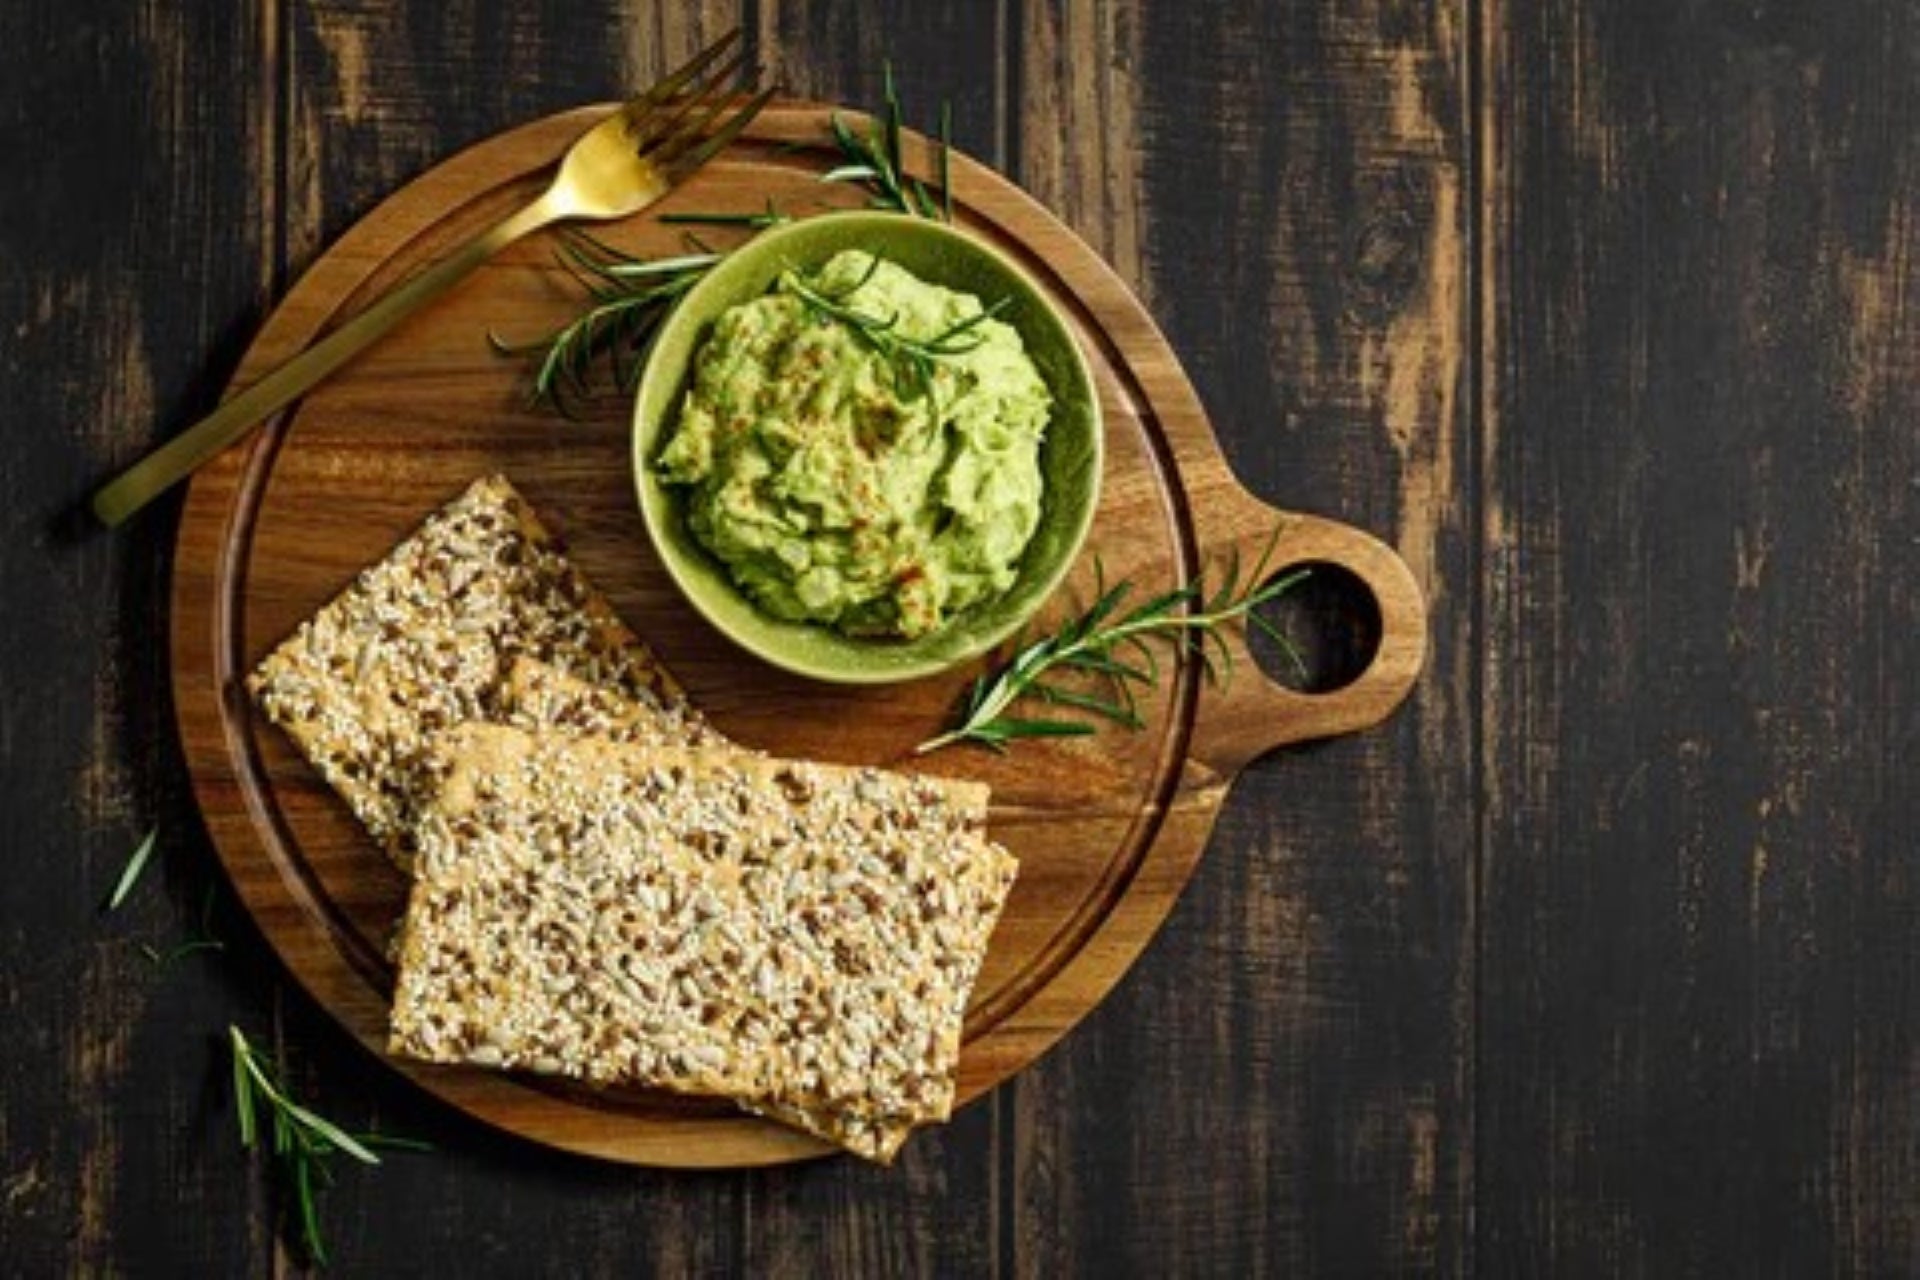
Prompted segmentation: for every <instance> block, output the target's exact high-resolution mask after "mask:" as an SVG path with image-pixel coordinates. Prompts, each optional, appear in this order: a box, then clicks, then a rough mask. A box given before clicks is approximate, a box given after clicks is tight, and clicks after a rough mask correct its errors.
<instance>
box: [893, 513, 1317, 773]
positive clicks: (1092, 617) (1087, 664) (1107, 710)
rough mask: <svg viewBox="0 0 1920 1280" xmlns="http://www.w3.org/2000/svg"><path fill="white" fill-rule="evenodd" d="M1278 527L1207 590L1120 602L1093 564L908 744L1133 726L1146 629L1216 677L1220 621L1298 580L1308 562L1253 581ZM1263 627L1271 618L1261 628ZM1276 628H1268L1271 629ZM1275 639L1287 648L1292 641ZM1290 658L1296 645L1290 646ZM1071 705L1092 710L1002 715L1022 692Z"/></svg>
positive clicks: (1226, 664)
mask: <svg viewBox="0 0 1920 1280" xmlns="http://www.w3.org/2000/svg"><path fill="white" fill-rule="evenodd" d="M1278 537H1279V531H1278V530H1277V529H1276V530H1275V533H1274V537H1273V538H1272V539H1270V540H1269V541H1268V544H1267V548H1266V550H1265V551H1264V552H1263V553H1262V554H1261V557H1260V560H1259V562H1258V563H1257V564H1256V565H1255V566H1254V569H1253V571H1252V573H1250V574H1248V575H1247V577H1246V578H1245V580H1244V582H1245V585H1243V580H1242V578H1241V575H1240V565H1239V562H1238V558H1237V557H1236V558H1235V559H1234V560H1233V561H1231V562H1230V563H1229V565H1228V567H1227V573H1226V576H1225V579H1224V580H1223V582H1222V585H1221V586H1220V588H1219V589H1217V590H1215V591H1213V592H1211V593H1209V592H1207V591H1205V590H1204V589H1203V588H1202V586H1201V584H1200V583H1199V582H1198V581H1196V582H1193V583H1189V584H1188V585H1186V586H1184V587H1177V588H1174V589H1172V590H1168V591H1163V592H1161V593H1159V594H1158V595H1155V596H1152V597H1151V598H1149V599H1147V600H1145V601H1143V602H1142V603H1140V604H1136V605H1134V606H1132V607H1131V608H1126V609H1125V612H1122V609H1123V608H1124V607H1125V605H1126V601H1127V599H1128V597H1129V596H1130V595H1131V594H1132V591H1133V585H1132V584H1131V583H1130V582H1127V581H1124V580H1123V581H1121V582H1119V583H1116V584H1115V585H1114V586H1112V587H1108V586H1106V584H1105V575H1104V573H1103V572H1102V571H1101V569H1100V567H1099V565H1098V563H1097V562H1096V564H1095V569H1094V580H1095V588H1094V590H1095V599H1094V602H1093V604H1091V605H1090V606H1088V607H1087V608H1086V609H1085V610H1084V611H1083V612H1081V613H1080V614H1078V615H1077V616H1075V617H1073V618H1069V619H1068V620H1067V621H1066V622H1064V623H1062V624H1061V625H1060V627H1059V628H1058V629H1057V630H1056V631H1055V632H1054V633H1053V634H1052V635H1049V636H1044V637H1042V638H1040V639H1038V640H1035V641H1033V642H1032V643H1030V644H1027V645H1025V646H1023V647H1022V648H1021V649H1019V650H1018V651H1017V652H1016V653H1015V654H1014V655H1013V657H1012V658H1011V659H1009V660H1008V662H1007V663H1006V665H1005V666H1004V667H1002V668H1001V669H1000V671H999V673H998V674H996V675H993V676H984V675H983V676H981V677H980V678H979V679H977V680H975V681H974V683H973V684H972V685H971V686H970V687H969V689H968V692H967V696H966V698H965V699H964V700H963V703H962V706H961V709H960V713H959V716H958V723H956V724H955V725H954V726H953V727H952V728H951V729H948V730H947V731H946V732H944V733H941V734H939V735H937V736H935V737H932V738H929V739H927V740H926V741H925V742H923V743H921V744H920V745H919V746H918V747H916V748H915V749H914V750H915V753H916V754H919V755H925V754H927V753H928V752H930V751H937V750H939V749H940V748H942V747H948V746H952V745H954V744H955V743H959V742H974V743H977V744H979V745H981V746H985V747H987V748H989V749H991V750H994V751H1005V750H1006V749H1007V746H1008V744H1009V743H1012V742H1014V741H1016V740H1018V739H1021V738H1039V737H1062V736H1068V735H1077V734H1088V733H1092V732H1094V731H1095V730H1096V728H1097V727H1098V723H1097V722H1098V721H1106V722H1108V723H1112V724H1118V725H1120V726H1122V727H1123V728H1128V729H1135V730H1137V729H1140V728H1142V727H1144V725H1145V721H1144V720H1143V719H1142V718H1141V716H1140V713H1139V709H1138V704H1137V703H1136V701H1135V698H1134V691H1135V690H1136V689H1137V688H1148V687H1152V686H1153V685H1155V684H1157V683H1158V681H1159V673H1160V668H1159V665H1158V663H1157V661H1156V659H1155V657H1154V653H1153V649H1152V648H1151V646H1149V644H1148V643H1147V642H1148V640H1149V639H1153V640H1159V641H1161V642H1163V643H1164V644H1166V645H1167V646H1168V647H1170V648H1171V650H1172V652H1173V654H1174V657H1175V658H1176V660H1179V659H1185V658H1188V657H1192V658H1195V659H1197V660H1198V661H1199V662H1200V663H1201V664H1202V666H1203V668H1204V669H1205V671H1206V673H1207V676H1208V679H1209V680H1211V681H1213V682H1216V683H1224V682H1225V681H1226V680H1227V679H1229V678H1231V676H1232V674H1233V650H1232V649H1231V648H1230V647H1229V646H1228V645H1227V643H1226V639H1225V637H1224V635H1222V633H1221V632H1222V628H1223V627H1224V626H1226V625H1227V624H1228V623H1231V622H1235V621H1242V620H1250V622H1249V625H1253V624H1258V623H1259V621H1260V620H1259V619H1257V618H1255V617H1254V610H1256V609H1258V608H1259V607H1260V606H1261V605H1264V604H1266V603H1268V602H1269V601H1272V600H1275V599H1278V598H1279V597H1280V596H1281V595H1283V594H1285V593H1286V592H1288V591H1290V590H1292V589H1293V588H1294V587H1296V586H1298V585H1299V584H1300V583H1301V582H1302V581H1304V580H1305V579H1306V577H1307V574H1308V572H1309V571H1308V570H1306V569H1300V570H1296V571H1295V572H1293V573H1289V574H1283V575H1281V576H1280V577H1277V578H1275V579H1274V580H1273V581H1271V582H1267V583H1265V584H1264V585H1262V579H1264V578H1265V577H1266V571H1267V563H1268V561H1269V559H1270V558H1271V556H1272V553H1273V548H1274V546H1275V545H1276V544H1277V541H1278ZM1268 630H1269V631H1271V630H1272V629H1271V628H1268ZM1276 634H1277V633H1276ZM1283 647H1284V648H1285V649H1286V650H1287V651H1288V652H1289V653H1292V647H1291V646H1290V645H1285V643H1284V641H1283ZM1123 648H1124V649H1129V650H1132V651H1134V652H1137V653H1139V654H1141V655H1142V656H1143V661H1142V663H1141V664H1140V665H1135V664H1132V663H1128V662H1125V661H1122V660H1120V659H1118V658H1116V657H1115V656H1114V655H1115V652H1116V651H1118V650H1121V649H1123ZM1293 657H1294V661H1295V662H1296V663H1298V661H1299V656H1298V654H1293ZM1056 670H1079V671H1083V672H1086V673H1089V674H1092V675H1096V676H1098V677H1100V678H1102V679H1104V680H1105V681H1106V682H1107V684H1108V687H1109V695H1108V696H1106V697H1102V696H1100V695H1098V694H1095V693H1088V692H1084V691H1081V690H1075V689H1069V688H1065V687H1063V686H1061V685H1060V684H1058V683H1057V682H1055V681H1053V680H1051V679H1047V678H1046V677H1047V676H1048V674H1049V673H1050V672H1053V671H1056ZM1029 697H1031V698H1034V699H1037V700H1039V701H1041V702H1045V703H1049V704H1052V705H1054V706H1059V707H1063V708H1066V709H1067V710H1069V711H1078V712H1080V713H1082V714H1083V715H1084V716H1091V717H1093V719H1091V720H1089V719H1049V720H1038V719H1028V718H1022V717H1015V716H1011V715H1008V714H1007V713H1008V711H1009V710H1010V709H1011V708H1012V707H1013V706H1014V704H1016V703H1018V702H1020V701H1021V700H1022V699H1024V698H1029Z"/></svg>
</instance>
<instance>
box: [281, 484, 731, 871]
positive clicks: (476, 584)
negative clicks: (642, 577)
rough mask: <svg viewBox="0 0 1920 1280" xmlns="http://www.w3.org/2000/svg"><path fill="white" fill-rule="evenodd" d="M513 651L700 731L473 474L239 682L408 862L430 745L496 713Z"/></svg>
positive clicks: (640, 651)
mask: <svg viewBox="0 0 1920 1280" xmlns="http://www.w3.org/2000/svg"><path fill="white" fill-rule="evenodd" d="M520 654H527V655H530V656H533V657H537V658H539V659H540V660H541V661H543V662H548V663H551V664H552V665H554V666H556V667H558V668H561V669H562V670H564V671H567V672H570V673H572V674H574V675H576V676H579V677H580V678H581V679H583V680H586V681H588V682H590V683H592V684H595V685H603V686H606V687H608V688H610V689H613V690H616V691H618V692H619V694H620V695H621V696H622V697H623V698H625V699H627V700H628V701H630V702H633V703H637V704H640V705H641V706H644V707H646V708H649V709H650V710H651V711H652V712H653V713H654V714H655V715H656V716H657V717H658V719H659V720H660V722H661V724H662V725H663V726H666V727H670V728H671V732H667V731H665V730H663V733H662V736H663V737H672V736H677V737H679V738H681V739H683V740H685V741H689V742H696V741H700V740H703V739H704V738H705V737H706V736H707V735H708V734H709V733H710V732H711V731H710V730H708V729H707V728H706V726H705V723H704V721H702V720H701V718H700V717H699V715H698V714H697V713H696V712H695V711H693V709H692V708H691V707H689V706H688V704H687V701H686V698H685V695H684V694H682V693H681V691H680V688H679V686H678V685H677V684H676V683H675V682H674V680H673V677H672V676H671V675H669V674H668V673H667V671H666V669H665V668H664V667H662V666H661V665H660V663H659V661H658V660H657V659H656V658H655V657H654V656H653V654H652V653H651V652H650V651H649V650H648V649H647V648H646V646H645V645H643V644H641V643H640V641H639V640H638V639H636V638H635V637H634V635H633V633H632V632H630V631H628V630H627V628H626V627H625V626H624V625H622V623H621V622H620V620H619V618H617V617H616V616H615V615H614V613H613V610H612V609H611V608H609V607H608V605H607V603H606V601H605V600H604V599H602V598H601V597H600V595H599V594H598V593H597V592H595V591H594V590H593V589H592V588H591V587H589V586H588V585H587V583H586V580H585V579H583V578H582V577H581V576H580V572H579V571H578V570H577V569H575V568H574V567H573V566H572V565H571V564H570V563H569V562H568V561H567V559H566V557H565V556H564V555H562V554H561V552H560V549H559V547H558V545H557V543H556V541H555V539H554V538H553V537H552V535H550V534H549V533H548V532H547V530H546V529H545V528H544V527H543V526H542V525H541V523H540V520H539V518H538V517H537V516H536V515H534V513H533V509H532V508H531V507H529V506H528V505H527V502H526V500H525V499H524V498H522V497H521V496H520V495H519V494H518V493H516V492H515V491H514V489H513V486H512V485H510V484H508V483H507V481H506V480H505V479H504V478H503V477H500V476H489V477H486V478H484V479H481V480H478V481H476V482H474V484H473V485H472V486H471V487H470V488H468V489H467V491H466V492H465V493H463V494H461V495H460V496H459V497H458V498H456V499H454V500H453V501H452V502H451V503H449V504H447V506H445V507H444V508H442V509H441V510H440V511H438V512H436V513H435V514H434V515H432V516H430V517H428V519H427V521H426V522H425V523H424V524H422V525H421V526H420V528H419V529H418V530H417V531H415V532H414V533H413V534H412V535H411V536H410V537H408V538H407V539H406V541H404V542H402V543H401V544H400V545H399V546H397V547H395V548H394V549H393V550H392V551H391V552H390V553H388V555H387V556H386V558H385V559H383V560H381V561H380V562H379V563H378V564H375V565H372V566H370V567H369V568H367V569H365V570H362V571H361V573H360V575H359V576H358V578H356V579H355V580H354V582H353V584H352V585H351V586H349V587H348V588H347V589H346V590H345V591H343V592H341V593H340V595H339V596H337V597H335V598H334V600H333V601H332V602H331V603H329V604H328V605H326V607H324V608H323V609H321V610H320V612H319V613H318V614H316V615H314V617H313V618H312V619H311V620H309V621H307V622H305V623H302V624H301V626H300V629H299V630H298V631H296V632H295V633H294V635H293V636H292V638H290V639H289V640H287V641H286V642H285V643H284V644H282V645H281V646H280V647H279V648H278V649H276V650H274V651H273V653H271V654H270V655H268V657H267V659H266V660H265V661H264V662H262V663H261V664H260V667H259V669H258V670H257V671H255V672H254V674H253V676H252V677H251V678H250V679H249V680H248V682H247V683H248V688H249V689H250V691H251V692H252V693H253V696H254V698H255V700H256V701H257V702H258V703H259V705H260V707H261V709H262V710H263V711H265V712H266V714H267V717H268V718H269V719H270V720H272V721H273V722H274V723H275V724H277V725H279V726H280V727H281V728H282V729H284V730H286V732H287V734H288V735H289V736H290V737H292V738H293V740H294V742H296V743H297V744H298V745H299V746H300V749H301V750H302V751H303V752H305V753H306V756H307V758H308V759H309V760H311V761H312V762H313V764H314V766H315V768H317V769H318V770H319V771H320V774H321V776H322V777H324V778H325V779H326V780H327V782H328V783H329V784H331V785H332V787H333V788H334V790H336V791H338V792H339V793H340V795H341V797H342V798H344V799H345V800H346V802H347V804H348V806H349V807H350V808H351V809H352V810H353V812H354V815H355V816H356V817H358V818H359V819H360V821H361V822H362V823H363V824H365V826H366V828H367V830H368V831H369V832H371V833H372V834H373V837H374V839H376V840H378V841H379V842H380V844H381V845H382V847H384V848H385V849H386V850H387V852H388V854H389V855H391V856H392V857H393V858H394V860H395V861H396V862H398V863H399V864H400V865H401V866H402V867H405V866H406V865H407V864H408V862H409V861H410V859H411V854H412V840H411V835H412V832H411V827H412V817H413V813H414V811H415V809H416V808H417V807H418V805H419V803H420V801H421V800H422V799H423V798H425V797H426V796H428V795H431V794H432V792H433V790H434V789H435V786H436V779H435V777H434V776H433V758H432V757H431V756H430V755H429V754H428V752H427V751H426V750H425V748H426V744H427V742H428V741H429V740H430V738H431V737H432V735H433V734H435V733H437V732H439V731H441V730H443V729H446V728H449V727H451V726H454V725H458V724H461V723H464V722H465V721H468V720H474V719H480V718H484V717H486V716H487V715H489V714H491V712H492V701H493V698H494V694H495V691H496V689H497V687H498V685H499V682H500V680H501V677H502V676H503V675H504V673H505V671H506V669H507V666H508V664H509V663H511V661H512V660H513V658H514V657H515V656H517V655H520Z"/></svg>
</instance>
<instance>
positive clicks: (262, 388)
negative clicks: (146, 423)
mask: <svg viewBox="0 0 1920 1280" xmlns="http://www.w3.org/2000/svg"><path fill="white" fill-rule="evenodd" d="M566 214H567V210H566V209H565V208H564V207H562V206H561V204H560V202H559V201H558V200H557V199H556V198H555V196H554V194H553V192H552V191H548V192H547V193H546V194H545V195H543V196H541V197H540V198H539V199H538V200H535V201H534V202H533V203H532V204H529V205H527V206H526V207H525V208H524V209H521V210H520V211H519V212H518V213H516V214H514V215H512V216H511V217H508V218H506V219H503V220H502V221H500V222H497V223H495V224H494V225H493V226H491V227H489V228H488V229H487V230H485V231H483V232H481V233H480V234H479V235H477V236H475V237H474V238H473V239H471V240H469V241H467V242H466V243H465V244H463V245H461V246H460V247H459V248H458V249H455V250H454V251H453V252H452V253H450V254H448V255H447V256H446V257H444V258H442V259H441V260H440V261H438V262H436V263H434V264H433V265H432V266H430V267H428V268H427V269H426V270H424V271H422V272H421V273H420V274H419V275H416V276H414V277H413V278H412V279H410V280H408V281H406V282H405V283H403V284H401V285H398V286H396V287H395V288H394V289H392V290H390V291H389V292H388V293H387V294H386V295H384V296H383V297H381V298H380V299H379V300H378V301H376V302H375V303H373V305H371V306H369V307H368V308H367V309H366V310H365V311H362V312H361V313H360V314H359V315H357V316H355V317H354V318H353V319H351V320H349V321H347V322H346V323H345V324H343V325H341V326H340V327H339V328H338V329H335V330H334V331H333V332H332V333H330V334H328V335H327V336H326V337H324V338H322V339H321V340H320V341H319V342H316V343H314V344H313V345H312V346H310V347H308V348H307V349H306V350H305V351H302V352H301V353H300V354H299V355H297V356H295V357H294V358H293V359H291V360H289V361H287V362H286V363H285V364H283V365H281V366H280V367H279V368H277V369H275V370H273V371H272V372H271V373H269V374H267V375H266V376H265V377H263V378H261V379H260V380H259V381H258V382H256V383H254V384H253V385H252V386H250V387H248V388H247V389H246V390H245V391H242V392H240V393H239V394H238V395H235V396H233V397H231V398H230V399H228V400H227V401H226V402H225V403H224V404H222V405H221V406H220V407H219V408H218V409H215V410H214V411H213V412H212V413H210V414H208V415H207V416H206V417H204V418H202V419H201V420H200V421H198V422H196V423H194V424H193V425H192V426H191V427H188V428H187V429H186V430H185V431H182V432H181V433H180V434H179V435H177V436H175V437H174V438H173V439H171V440H169V441H168V442H167V443H166V444H164V445H162V446H160V447H159V448H158V449H155V450H154V451H153V452H152V453H150V454H148V455H147V456H146V457H145V458H143V459H141V460H140V461H139V462H137V463H135V464H134V465H133V466H132V467H129V468H128V469H127V470H126V471H123V472H121V473H120V475H119V476H117V477H116V478H115V479H113V480H112V481H111V482H109V483H108V484H107V485H106V486H104V487H103V488H102V489H101V490H100V491H99V492H98V493H96V494H94V495H93V513H94V515H96V516H98V517H99V518H100V521H101V523H103V524H105V525H107V526H108V527H109V528H111V527H113V526H115V525H118V524H120V523H122V522H123V521H125V520H126V519H127V518H128V517H129V516H131V515H133V514H134V513H135V512H136V511H138V510H140V509H141V508H142V507H144V506H146V505H147V504H148V503H149V502H152V501H153V500H154V499H155V498H157V497H159V496H160V495H161V494H162V493H165V492H166V491H167V490H168V489H170V488H172V487H173V486H174V485H175V484H177V483H179V482H180V481H181V480H183V479H185V478H186V477H187V476H188V475H190V474H191V473H192V472H194V471H195V470H197V469H198V468H199V467H200V465H201V464H202V463H204V462H206V461H207V459H209V458H211V457H213V456H214V455H215V454H217V453H219V452H220V451H221V450H222V449H224V448H226V447H227V446H228V445H230V444H232V443H233V442H234V441H235V440H238V439H239V438H240V437H241V436H243V435H245V434H246V433H247V431H248V429H249V428H251V427H252V426H253V425H254V424H255V423H256V422H258V421H260V419H262V418H264V417H266V416H267V415H268V414H270V413H272V412H273V411H274V410H276V409H279V408H281V407H282V406H283V405H285V404H287V403H288V402H289V401H291V400H293V399H295V398H296V397H298V396H299V395H301V394H302V393H303V392H305V391H307V390H308V389H309V388H311V387H312V386H313V385H314V384H315V383H317V382H319V381H320V380H321V379H322V378H324V377H326V376H327V375H328V374H330V373H332V372H333V371H334V370H335V369H338V368H339V367H340V366H341V365H343V364H345V363H346V362H347V361H349V360H351V359H352V358H353V357H354V356H356V355H358V354H359V353H360V352H361V351H362V350H364V349H365V348H366V347H368V346H371V345H372V344H373V343H374V342H375V341H376V340H378V339H379V338H380V337H382V336H383V335H384V334H386V333H387V332H388V331H389V330H391V329H392V328H394V327H395V326H396V325H398V324H399V323H400V322H401V321H402V320H405V319H406V318H407V317H408V316H410V315H412V314H413V313H414V312H416V311H418V310H419V309H420V308H422V307H424V306H426V305H427V303H429V302H432V301H433V300H434V299H435V298H437V297H439V296H440V295H441V294H443V293H445V292H446V291H447V290H448V289H451V288H452V287H453V286H454V285H456V284H458V283H459V282H460V281H461V280H462V279H463V278H464V277H465V276H466V275H467V274H468V273H469V272H471V271H472V270H473V269H474V268H475V267H477V266H479V265H480V264H481V263H483V262H485V261H486V260H487V259H488V258H491V257H492V256H493V255H494V254H496V253H498V252H500V250H501V249H504V248H505V247H506V246H507V245H509V244H511V243H512V242H513V241H515V240H518V239H519V238H520V237H521V236H524V235H526V234H527V233H529V232H531V231H537V230H539V229H540V228H541V227H544V226H546V225H547V224H548V223H551V222H555V221H557V220H558V219H560V218H562V217H564V216H566Z"/></svg>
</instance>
